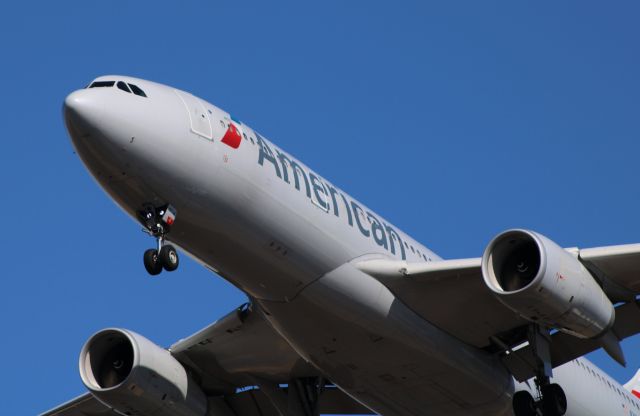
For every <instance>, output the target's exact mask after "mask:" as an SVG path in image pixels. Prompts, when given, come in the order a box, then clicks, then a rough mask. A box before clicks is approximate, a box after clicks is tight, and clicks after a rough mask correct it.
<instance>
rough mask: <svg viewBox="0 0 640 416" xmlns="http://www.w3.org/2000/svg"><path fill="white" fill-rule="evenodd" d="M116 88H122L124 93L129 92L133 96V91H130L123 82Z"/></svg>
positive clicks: (119, 82)
mask: <svg viewBox="0 0 640 416" xmlns="http://www.w3.org/2000/svg"><path fill="white" fill-rule="evenodd" d="M116 86H117V87H118V88H120V89H121V90H122V91H126V92H128V93H129V94H131V90H130V89H129V87H127V84H125V83H124V82H122V81H118V83H117V84H116Z"/></svg>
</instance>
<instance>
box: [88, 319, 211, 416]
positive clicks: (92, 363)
mask: <svg viewBox="0 0 640 416" xmlns="http://www.w3.org/2000/svg"><path fill="white" fill-rule="evenodd" d="M80 376H81V378H82V382H83V383H84V385H85V386H86V387H87V388H88V389H89V391H91V393H92V394H93V395H94V396H96V398H98V400H100V401H102V402H104V403H105V404H107V405H109V406H110V407H112V408H114V409H116V410H118V411H119V412H120V413H122V414H130V415H140V416H204V415H205V414H206V412H207V398H206V396H205V395H204V393H203V392H202V390H200V387H198V385H197V384H196V383H195V382H194V381H193V380H192V379H191V377H189V375H188V373H187V371H186V370H185V368H184V367H183V366H182V364H180V362H178V360H176V359H175V358H174V357H173V356H172V355H171V354H170V353H169V351H167V350H165V349H163V348H161V347H159V346H158V345H156V344H154V343H153V342H151V341H149V340H148V339H146V338H145V337H143V336H141V335H139V334H136V333H135V332H132V331H127V330H124V329H117V328H109V329H103V330H102V331H99V332H97V333H96V334H94V335H93V336H92V337H91V338H89V340H88V341H87V342H86V343H85V345H84V347H83V348H82V351H81V352H80Z"/></svg>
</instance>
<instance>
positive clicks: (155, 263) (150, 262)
mask: <svg viewBox="0 0 640 416" xmlns="http://www.w3.org/2000/svg"><path fill="white" fill-rule="evenodd" d="M143 259H144V268H145V269H147V272H148V273H149V274H150V275H151V276H156V275H158V274H160V272H161V271H162V262H161V261H160V257H159V256H158V250H156V249H155V248H150V249H149V250H147V251H145V252H144V256H143Z"/></svg>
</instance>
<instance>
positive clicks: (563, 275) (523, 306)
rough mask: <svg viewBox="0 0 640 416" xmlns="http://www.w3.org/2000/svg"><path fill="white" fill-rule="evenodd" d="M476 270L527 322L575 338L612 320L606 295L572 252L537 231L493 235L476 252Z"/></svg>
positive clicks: (599, 332) (606, 326) (593, 332)
mask: <svg viewBox="0 0 640 416" xmlns="http://www.w3.org/2000/svg"><path fill="white" fill-rule="evenodd" d="M482 276H483V278H484V282H485V284H486V285H487V286H488V287H489V289H490V290H491V291H492V292H493V293H494V294H495V295H496V296H497V298H498V299H499V300H500V302H502V303H503V304H504V305H506V306H507V307H508V308H510V309H511V310H513V311H515V312H516V313H518V314H520V315H521V316H522V317H524V318H525V319H527V320H529V321H531V322H535V323H539V324H541V325H545V326H549V327H553V328H556V329H558V330H560V331H563V332H567V333H569V334H571V335H574V336H577V337H580V338H595V337H598V336H600V335H602V334H604V333H605V331H607V330H608V329H610V328H611V327H612V326H613V323H614V320H615V309H614V307H613V305H612V304H611V301H610V300H609V298H608V297H607V296H606V295H605V293H604V292H603V291H602V288H601V287H600V286H599V285H598V283H597V282H596V281H595V279H594V278H593V276H592V275H591V273H589V271H588V270H587V269H586V268H585V267H584V265H583V264H582V263H581V262H580V261H579V260H578V258H577V255H574V254H572V253H571V252H569V251H567V250H565V249H563V248H561V247H560V246H558V245H557V244H556V243H554V242H553V241H551V240H549V239H548V238H546V237H545V236H543V235H540V234H538V233H535V232H532V231H527V230H510V231H506V232H504V233H502V234H499V235H498V236H497V237H495V238H494V239H493V240H492V241H491V243H489V246H488V247H487V249H486V250H485V252H484V255H483V256H482Z"/></svg>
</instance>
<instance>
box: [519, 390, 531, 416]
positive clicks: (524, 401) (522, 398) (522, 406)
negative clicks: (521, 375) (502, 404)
mask: <svg viewBox="0 0 640 416" xmlns="http://www.w3.org/2000/svg"><path fill="white" fill-rule="evenodd" d="M513 414H514V415H515V416H535V415H536V402H535V400H533V396H531V393H529V392H528V391H519V392H516V394H514V395H513Z"/></svg>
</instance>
